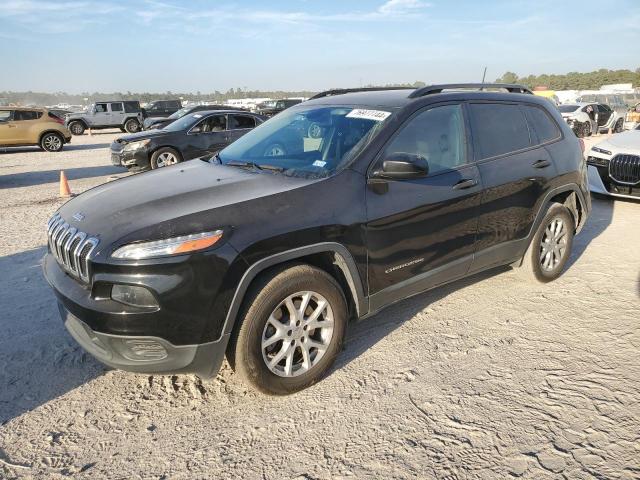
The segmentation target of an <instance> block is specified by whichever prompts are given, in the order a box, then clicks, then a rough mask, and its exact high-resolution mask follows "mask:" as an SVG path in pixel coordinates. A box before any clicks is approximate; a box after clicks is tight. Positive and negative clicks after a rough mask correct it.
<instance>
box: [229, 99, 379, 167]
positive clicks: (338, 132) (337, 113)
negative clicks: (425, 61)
mask: <svg viewBox="0 0 640 480" xmlns="http://www.w3.org/2000/svg"><path fill="white" fill-rule="evenodd" d="M390 115H391V112H389V111H386V110H365V109H360V108H351V107H306V108H296V109H291V110H285V111H284V112H283V113H281V114H279V115H277V116H276V117H273V118H272V119H270V120H268V121H267V122H265V123H263V124H262V125H260V126H259V127H257V128H256V129H254V130H252V131H251V132H249V133H247V134H246V135H244V136H243V137H241V138H240V139H239V140H236V141H235V142H234V143H232V144H231V145H229V146H228V147H227V148H225V149H224V150H222V151H221V152H220V154H219V160H220V162H221V163H223V164H228V163H230V162H231V165H236V166H237V165H238V163H246V164H248V165H253V166H256V167H258V168H260V167H266V168H268V169H269V170H270V171H274V170H280V171H282V173H284V174H285V175H292V176H304V177H324V176H328V175H330V174H331V173H332V172H334V171H336V170H338V169H339V168H340V167H342V166H343V165H345V164H347V163H348V161H349V160H350V159H352V158H353V157H354V156H355V155H356V154H357V153H358V152H360V151H361V150H362V149H363V148H364V147H365V146H366V145H367V144H368V143H369V142H370V141H371V139H372V138H373V137H374V136H375V135H376V134H377V133H378V131H380V129H381V127H382V125H383V123H384V121H385V119H387V117H389V116H390Z"/></svg>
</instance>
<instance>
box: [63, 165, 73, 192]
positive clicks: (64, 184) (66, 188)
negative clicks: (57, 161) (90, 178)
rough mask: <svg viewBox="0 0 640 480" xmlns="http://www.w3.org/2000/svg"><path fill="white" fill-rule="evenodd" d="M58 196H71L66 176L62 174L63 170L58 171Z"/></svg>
mask: <svg viewBox="0 0 640 480" xmlns="http://www.w3.org/2000/svg"><path fill="white" fill-rule="evenodd" d="M60 196H61V197H70V196H72V193H71V189H70V188H69V182H67V176H66V175H65V174H64V170H60Z"/></svg>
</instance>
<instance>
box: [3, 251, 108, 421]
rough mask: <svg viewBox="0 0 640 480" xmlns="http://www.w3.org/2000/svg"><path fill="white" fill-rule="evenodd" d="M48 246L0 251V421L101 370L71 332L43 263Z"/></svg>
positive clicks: (99, 372)
mask: <svg viewBox="0 0 640 480" xmlns="http://www.w3.org/2000/svg"><path fill="white" fill-rule="evenodd" d="M45 251H46V249H45V248H44V247H40V248H36V249H34V250H28V251H25V252H21V253H17V254H14V255H7V256H4V257H0V307H1V308H2V311H3V312H4V315H3V318H2V330H3V332H2V337H1V338H0V425H2V424H5V423H6V422H7V421H9V420H10V419H12V418H15V417H18V416H20V415H22V414H23V413H25V412H28V411H30V410H33V409H34V408H37V407H39V406H41V405H43V404H45V403H47V402H48V401H50V400H52V399H54V398H57V397H60V396H61V395H64V394H65V393H67V392H69V391H71V390H73V389H75V388H77V387H79V386H81V385H83V384H85V383H87V382H89V381H91V380H93V379H94V378H97V377H98V376H100V375H101V374H102V373H103V372H104V371H105V368H106V367H104V366H102V364H100V363H99V362H98V361H97V360H95V359H94V358H93V357H91V356H90V355H88V354H87V353H86V352H84V351H83V350H82V349H81V348H80V346H78V345H77V344H76V342H75V341H74V340H73V338H72V337H71V336H70V335H69V334H68V333H67V331H66V329H65V328H64V325H63V323H62V320H61V319H60V315H59V313H58V308H57V304H56V298H55V296H54V294H53V292H52V290H51V288H50V287H49V285H48V284H47V282H46V280H45V278H44V276H43V274H42V268H41V261H42V257H43V255H44V253H45Z"/></svg>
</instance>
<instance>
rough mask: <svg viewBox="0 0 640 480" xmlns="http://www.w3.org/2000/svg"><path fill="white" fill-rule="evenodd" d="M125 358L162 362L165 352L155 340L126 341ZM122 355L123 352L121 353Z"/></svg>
mask: <svg viewBox="0 0 640 480" xmlns="http://www.w3.org/2000/svg"><path fill="white" fill-rule="evenodd" d="M124 344H125V346H126V354H124V355H125V357H128V358H129V359H130V360H163V359H165V358H167V356H168V353H167V350H166V349H165V348H164V346H162V345H161V344H160V343H158V342H156V341H155V340H139V339H135V340H126V341H125V342H124ZM123 353H124V352H123Z"/></svg>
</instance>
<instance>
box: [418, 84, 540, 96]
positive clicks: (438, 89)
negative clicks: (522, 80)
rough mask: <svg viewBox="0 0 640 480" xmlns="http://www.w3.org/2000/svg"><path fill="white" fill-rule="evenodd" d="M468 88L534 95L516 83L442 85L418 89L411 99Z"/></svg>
mask: <svg viewBox="0 0 640 480" xmlns="http://www.w3.org/2000/svg"><path fill="white" fill-rule="evenodd" d="M466 88H475V89H478V90H484V89H485V88H503V89H505V90H506V91H507V92H509V93H529V94H532V93H533V92H531V90H529V89H528V88H527V87H525V86H524V85H517V84H515V83H444V84H442V85H429V86H427V87H422V88H416V89H415V90H414V91H413V92H411V95H409V98H418V97H424V96H425V95H431V94H433V93H442V91H443V90H460V89H466Z"/></svg>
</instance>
